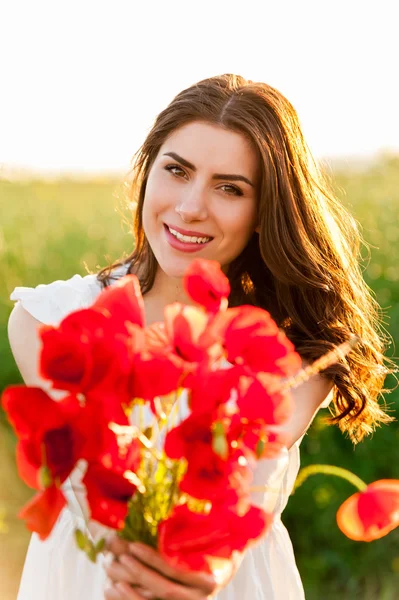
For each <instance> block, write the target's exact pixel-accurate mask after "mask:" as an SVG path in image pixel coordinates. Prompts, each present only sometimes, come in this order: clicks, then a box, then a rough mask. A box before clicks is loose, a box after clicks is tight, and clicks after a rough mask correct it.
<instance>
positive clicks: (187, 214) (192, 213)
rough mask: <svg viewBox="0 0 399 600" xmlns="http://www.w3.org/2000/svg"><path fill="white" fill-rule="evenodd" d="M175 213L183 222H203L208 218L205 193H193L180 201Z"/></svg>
mask: <svg viewBox="0 0 399 600" xmlns="http://www.w3.org/2000/svg"><path fill="white" fill-rule="evenodd" d="M176 212H177V213H178V214H179V215H180V216H181V218H182V219H183V221H187V222H188V221H204V220H205V219H206V218H207V217H208V210H207V203H206V198H205V192H198V191H196V192H193V193H192V194H190V195H189V196H187V195H186V196H184V197H183V198H181V199H180V203H178V205H177V206H176Z"/></svg>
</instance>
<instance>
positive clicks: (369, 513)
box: [337, 479, 399, 542]
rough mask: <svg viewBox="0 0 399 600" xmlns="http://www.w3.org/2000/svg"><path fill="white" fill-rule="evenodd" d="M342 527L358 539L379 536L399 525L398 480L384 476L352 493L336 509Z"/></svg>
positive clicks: (347, 534)
mask: <svg viewBox="0 0 399 600" xmlns="http://www.w3.org/2000/svg"><path fill="white" fill-rule="evenodd" d="M337 523H338V527H339V528H340V530H341V531H342V532H343V533H344V534H345V535H346V536H347V537H348V538H350V539H352V540H356V541H359V542H371V541H373V540H377V539H379V538H381V537H383V536H384V535H387V533H389V532H390V531H392V530H393V529H395V527H398V525H399V480H398V479H381V480H379V481H374V483H370V485H368V486H367V488H366V489H365V490H364V491H363V492H358V493H357V494H354V495H353V496H350V498H348V499H347V500H345V502H344V503H343V504H342V505H341V506H340V508H339V509H338V512H337Z"/></svg>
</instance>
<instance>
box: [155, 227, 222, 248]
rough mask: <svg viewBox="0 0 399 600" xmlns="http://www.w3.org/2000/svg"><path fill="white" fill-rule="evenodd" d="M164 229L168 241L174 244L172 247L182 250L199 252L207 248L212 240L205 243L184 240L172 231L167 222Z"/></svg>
mask: <svg viewBox="0 0 399 600" xmlns="http://www.w3.org/2000/svg"><path fill="white" fill-rule="evenodd" d="M164 230H165V235H166V240H167V241H168V243H169V244H170V245H171V246H172V248H174V249H175V250H180V251H181V252H199V251H200V250H202V249H203V248H206V246H208V245H209V244H210V243H211V241H212V240H209V242H205V243H204V244H197V243H196V242H182V241H181V240H178V239H177V238H176V237H175V236H174V235H172V234H171V233H170V231H169V228H168V226H167V225H165V224H164Z"/></svg>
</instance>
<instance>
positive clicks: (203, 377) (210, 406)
mask: <svg viewBox="0 0 399 600" xmlns="http://www.w3.org/2000/svg"><path fill="white" fill-rule="evenodd" d="M239 379H240V371H239V370H238V369H236V368H234V367H233V368H227V369H224V368H221V369H218V370H216V371H210V370H209V369H208V368H207V366H206V365H200V366H199V368H198V369H197V370H196V371H195V373H190V374H189V375H188V376H187V379H186V380H185V385H186V386H187V387H188V388H190V390H191V392H190V409H191V411H192V412H193V413H194V414H196V415H197V414H200V413H208V414H211V415H214V416H215V419H216V418H218V415H217V409H218V407H219V406H221V410H222V411H223V410H224V411H225V412H229V409H230V408H232V409H233V407H232V406H231V402H230V404H229V406H224V405H225V404H226V403H229V401H230V400H231V398H232V395H233V394H234V392H233V390H235V389H236V387H237V386H238V382H239ZM234 410H236V409H234Z"/></svg>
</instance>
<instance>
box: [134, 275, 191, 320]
mask: <svg viewBox="0 0 399 600" xmlns="http://www.w3.org/2000/svg"><path fill="white" fill-rule="evenodd" d="M143 300H144V308H145V316H146V325H151V324H152V323H155V322H156V321H163V320H164V309H165V306H167V305H168V304H172V303H173V302H181V303H183V304H191V305H192V304H195V303H194V302H193V301H192V300H191V298H189V296H187V294H186V292H185V290H184V286H183V279H182V278H177V277H169V276H168V275H166V273H164V272H163V271H162V270H161V269H160V268H158V271H157V273H156V275H155V281H154V285H153V286H152V288H151V289H150V290H149V291H148V292H147V293H146V294H144V296H143Z"/></svg>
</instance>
